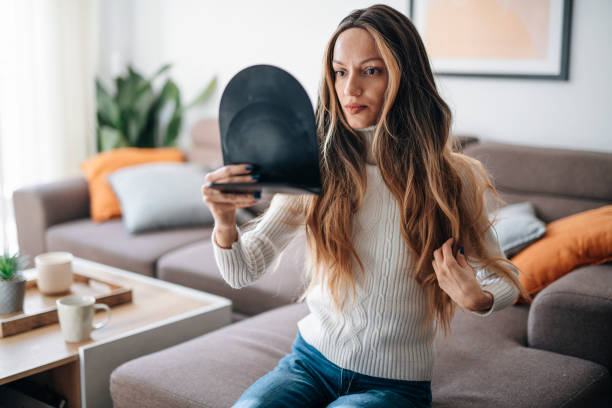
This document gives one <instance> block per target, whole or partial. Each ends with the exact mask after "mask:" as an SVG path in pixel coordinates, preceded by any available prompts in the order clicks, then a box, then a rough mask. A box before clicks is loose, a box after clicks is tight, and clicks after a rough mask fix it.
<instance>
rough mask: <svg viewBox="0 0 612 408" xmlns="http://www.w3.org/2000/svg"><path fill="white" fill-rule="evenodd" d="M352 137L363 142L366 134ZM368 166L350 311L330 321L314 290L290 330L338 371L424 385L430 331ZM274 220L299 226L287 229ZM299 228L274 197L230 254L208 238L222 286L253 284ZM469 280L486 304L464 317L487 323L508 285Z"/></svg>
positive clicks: (387, 203)
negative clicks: (360, 274)
mask: <svg viewBox="0 0 612 408" xmlns="http://www.w3.org/2000/svg"><path fill="white" fill-rule="evenodd" d="M359 133H360V134H362V135H363V136H365V137H366V138H368V140H371V139H372V137H373V133H374V126H372V127H369V128H365V129H361V130H359ZM372 162H373V161H372V157H371V156H370V157H369V158H368V164H367V165H366V168H367V177H368V183H367V191H366V195H365V197H364V201H363V205H362V207H361V208H360V209H359V211H358V212H357V213H356V214H355V216H354V219H353V244H354V245H355V249H356V251H357V253H358V254H359V257H360V259H361V261H362V262H363V264H364V267H365V272H366V274H365V275H366V276H365V278H364V279H363V280H362V281H358V282H357V283H358V284H357V287H356V290H357V297H356V299H355V304H354V307H348V308H345V309H344V310H343V311H342V313H340V314H337V313H336V312H335V310H334V307H333V303H332V300H331V297H330V296H329V295H328V294H327V292H326V290H325V289H324V288H323V287H321V286H318V287H316V288H315V289H314V290H312V291H311V292H310V293H309V295H308V296H307V298H306V303H307V304H308V307H309V309H310V314H308V315H307V316H306V317H304V318H303V319H302V320H300V321H299V322H298V328H299V331H300V333H301V335H302V337H303V338H304V340H306V342H308V343H309V344H311V345H312V346H314V347H315V348H316V349H317V350H319V351H320V352H321V353H322V354H323V355H324V356H325V357H326V358H327V359H328V360H330V361H331V362H332V363H334V364H336V365H338V366H340V367H342V368H345V369H349V370H352V371H356V372H358V373H362V374H366V375H370V376H375V377H384V378H391V379H398V380H414V381H431V378H432V369H433V361H434V349H433V340H434V336H435V330H436V329H435V327H428V326H427V325H426V321H425V316H426V308H427V307H428V305H427V302H426V299H425V296H424V292H423V291H422V289H421V288H420V286H419V285H418V284H417V282H416V281H415V280H414V279H413V278H412V277H411V276H410V274H409V273H406V269H407V268H408V266H409V260H410V259H409V256H410V253H409V250H408V248H407V246H406V245H405V243H404V241H403V239H402V236H401V232H400V215H399V209H398V206H397V202H396V201H395V198H394V197H393V196H392V195H391V192H390V191H389V190H388V189H387V186H386V185H385V183H384V182H383V180H382V177H381V175H380V172H379V169H378V167H377V166H376V165H374V164H371V163H372ZM282 220H292V221H293V223H294V224H300V223H301V225H297V226H289V225H287V224H286V223H283V222H280V221H282ZM295 221H298V223H296V222H295ZM300 228H303V220H296V219H295V215H293V213H291V212H290V211H289V210H288V209H287V207H286V206H285V204H284V200H283V198H282V196H280V195H277V196H275V197H274V199H273V200H272V202H271V204H270V207H269V209H268V210H267V211H266V213H265V216H264V218H263V219H262V220H261V221H260V223H259V224H258V225H257V226H256V227H255V228H254V229H253V230H251V231H248V232H245V233H242V232H241V231H240V230H238V241H236V242H234V243H233V244H232V247H231V248H230V249H224V248H221V247H219V246H218V245H217V244H216V242H215V240H214V231H213V236H212V237H213V242H214V254H215V259H216V261H217V264H218V266H219V268H220V270H221V274H222V276H223V278H224V279H225V280H226V281H227V282H228V283H229V284H230V285H231V286H232V287H234V288H240V287H243V286H246V285H249V284H251V283H253V282H255V281H256V280H257V279H258V278H259V277H260V276H261V275H262V274H263V272H264V271H265V270H266V268H267V267H268V266H270V265H271V264H272V262H273V261H274V260H275V259H276V257H277V255H278V254H279V253H280V252H281V251H282V250H283V249H284V248H285V247H286V246H287V244H288V243H289V241H290V240H291V239H292V238H293V237H294V236H295V235H296V233H297V232H298V230H299V229H300ZM487 240H488V242H489V243H490V245H493V246H494V248H496V249H497V252H498V254H499V255H500V256H502V257H503V256H504V255H503V252H502V250H501V248H500V247H499V243H498V241H497V239H496V237H495V234H494V232H493V231H491V230H489V231H488V233H487ZM466 256H467V257H468V260H469V254H466ZM353 262H354V263H353V265H354V267H355V268H356V269H357V270H358V269H359V266H358V264H357V262H356V261H353ZM279 272H282V271H279ZM516 273H517V274H518V271H517V272H516ZM476 278H477V280H478V281H479V283H480V285H481V287H482V288H483V289H486V290H487V291H489V292H491V294H492V295H493V299H494V302H493V306H492V308H491V309H490V310H488V311H487V312H486V313H482V314H481V313H477V312H471V311H470V313H473V314H476V315H479V316H488V315H490V314H491V313H492V312H494V311H496V310H500V309H502V308H504V307H506V306H508V305H510V304H512V302H513V301H514V299H515V298H516V297H517V296H518V293H519V291H518V289H517V288H516V287H515V286H514V285H512V284H511V283H509V282H507V281H506V280H504V279H502V278H501V277H499V276H497V275H495V274H493V273H490V272H489V271H487V270H478V271H477V275H476ZM351 300H352V299H351V297H349V299H348V301H349V302H350V301H351ZM349 304H350V303H349Z"/></svg>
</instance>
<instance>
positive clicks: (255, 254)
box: [211, 194, 304, 288]
mask: <svg viewBox="0 0 612 408" xmlns="http://www.w3.org/2000/svg"><path fill="white" fill-rule="evenodd" d="M303 225H304V218H303V216H302V215H301V214H297V213H296V212H295V211H293V210H292V209H291V208H290V206H289V204H288V201H287V197H286V196H284V195H281V194H276V195H275V196H274V197H273V198H272V201H271V202H270V206H269V207H268V209H267V210H266V212H265V214H264V216H263V218H262V219H261V220H260V221H259V222H258V223H257V225H256V226H255V228H254V229H252V230H249V231H246V232H243V231H241V230H240V228H239V227H238V226H236V228H237V229H238V240H237V241H235V242H233V243H232V246H231V248H222V247H220V246H219V245H218V244H217V242H216V241H215V230H216V227H215V228H213V232H212V236H211V240H212V243H213V252H214V255H215V261H216V262H217V266H218V267H219V270H220V271H221V276H222V277H223V279H224V280H225V281H226V282H227V283H228V284H229V285H230V286H231V287H233V288H241V287H244V286H247V285H250V284H252V283H254V282H255V281H256V280H257V279H259V278H260V277H261V276H262V275H263V274H264V272H265V271H266V269H267V268H268V267H269V266H270V265H271V264H272V263H273V262H274V260H275V259H276V257H277V256H278V254H280V253H281V252H282V251H283V249H285V247H286V246H287V245H288V244H289V242H290V241H291V240H292V239H293V238H294V236H295V235H296V234H297V232H298V231H299V228H300V226H303Z"/></svg>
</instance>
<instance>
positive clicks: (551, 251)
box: [510, 205, 612, 303]
mask: <svg viewBox="0 0 612 408" xmlns="http://www.w3.org/2000/svg"><path fill="white" fill-rule="evenodd" d="M510 261H511V262H512V263H513V264H514V265H516V266H517V268H519V270H520V274H519V279H520V280H521V283H522V284H523V286H525V289H527V291H528V292H529V294H531V295H535V294H536V293H538V292H539V291H541V290H542V289H544V288H545V287H546V286H547V285H550V284H551V283H552V282H554V281H555V280H557V279H559V278H560V277H562V276H564V275H566V274H568V273H569V272H571V271H572V270H574V269H577V268H579V267H581V266H586V265H599V264H602V263H605V262H609V261H612V205H606V206H603V207H600V208H596V209H593V210H588V211H584V212H581V213H578V214H573V215H570V216H569V217H565V218H561V219H558V220H556V221H553V222H551V223H550V224H548V225H547V226H546V234H544V236H543V237H542V238H541V239H539V240H538V241H536V242H534V243H533V244H531V245H530V246H528V247H527V248H525V249H523V250H522V251H521V252H519V253H518V254H516V255H515V256H514V257H513V258H512V259H511V260H510ZM517 302H518V303H523V302H524V299H522V298H521V297H519V298H518V299H517V300H515V302H514V303H517Z"/></svg>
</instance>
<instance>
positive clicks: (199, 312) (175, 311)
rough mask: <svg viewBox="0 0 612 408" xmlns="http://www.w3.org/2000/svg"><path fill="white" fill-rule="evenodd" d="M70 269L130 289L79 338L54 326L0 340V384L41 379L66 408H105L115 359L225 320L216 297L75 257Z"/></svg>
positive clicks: (222, 301) (223, 303)
mask: <svg viewBox="0 0 612 408" xmlns="http://www.w3.org/2000/svg"><path fill="white" fill-rule="evenodd" d="M73 269H74V271H75V272H77V273H80V274H82V275H87V276H90V277H93V278H99V279H103V280H105V281H110V282H113V283H117V284H119V285H122V286H128V287H130V288H132V302H131V303H126V304H122V305H117V306H114V307H113V308H112V316H111V320H110V322H109V323H108V325H106V326H105V327H103V328H101V329H98V330H95V331H93V332H92V334H91V337H92V340H89V341H85V342H82V343H66V342H65V341H64V339H63V337H62V334H61V331H60V327H59V324H57V323H56V324H53V325H49V326H45V327H41V328H38V329H34V330H30V331H28V332H24V333H21V334H17V335H14V336H10V337H6V338H1V339H0V385H2V384H7V383H10V382H13V381H16V380H19V379H22V378H26V377H31V378H37V379H38V381H39V382H40V381H41V378H42V381H43V382H44V383H45V384H48V385H49V386H50V387H51V388H52V389H54V390H56V391H58V392H59V393H61V394H62V395H64V396H65V397H66V398H67V400H68V406H69V407H87V408H95V407H111V406H112V400H111V396H110V392H109V377H110V374H111V372H112V370H114V369H115V368H116V367H118V366H119V365H120V364H122V363H123V362H126V361H128V360H131V359H134V358H136V357H140V356H142V355H145V354H149V353H152V352H155V351H158V350H161V349H164V348H167V347H169V346H173V345H175V344H178V343H181V342H184V341H186V340H189V339H192V338H194V337H197V336H199V335H202V334H204V333H207V332H209V331H212V330H215V329H217V328H219V327H222V326H225V325H227V324H229V323H230V321H231V306H232V304H231V301H230V300H229V299H226V298H223V297H220V296H216V295H212V294H209V293H205V292H202V291H198V290H194V289H190V288H186V287H184V286H180V285H176V284H173V283H169V282H165V281H162V280H159V279H155V278H149V277H146V276H143V275H140V274H137V273H133V272H128V271H124V270H121V269H117V268H113V267H110V266H107V265H103V264H99V263H95V262H91V261H87V260H84V259H80V258H75V259H74V262H73ZM31 274H35V270H34V269H31V270H28V271H26V275H31ZM103 315H104V313H102V314H101V316H99V315H96V317H94V321H98V320H100V319H102V318H103Z"/></svg>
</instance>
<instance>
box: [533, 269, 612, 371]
mask: <svg viewBox="0 0 612 408" xmlns="http://www.w3.org/2000/svg"><path fill="white" fill-rule="evenodd" d="M527 343H528V345H529V347H534V348H538V349H543V350H548V351H552V352H555V353H560V354H564V355H569V356H574V357H579V358H582V359H586V360H590V361H594V362H596V363H599V364H601V365H603V366H606V367H607V368H608V370H610V371H612V347H610V345H611V344H612V263H606V264H602V265H596V266H587V267H583V268H580V269H577V270H575V271H573V272H571V273H569V274H567V275H565V276H564V277H562V278H561V279H559V280H557V281H555V282H554V283H552V284H551V285H549V286H548V287H546V288H545V289H544V290H542V291H541V292H540V293H539V294H538V295H536V296H535V298H534V300H533V303H532V304H531V308H530V310H529V318H528V321H527Z"/></svg>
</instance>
